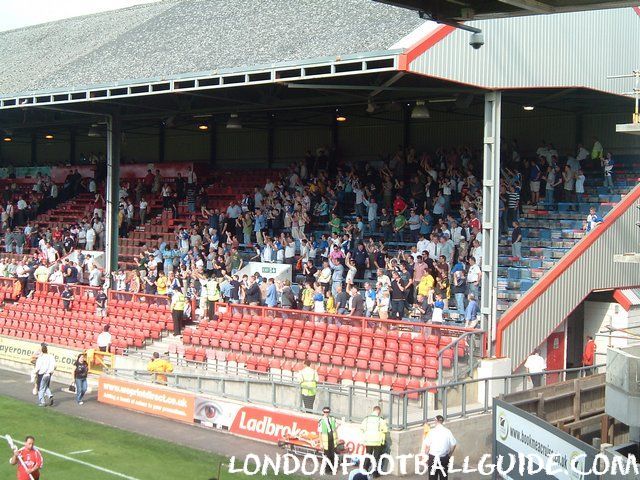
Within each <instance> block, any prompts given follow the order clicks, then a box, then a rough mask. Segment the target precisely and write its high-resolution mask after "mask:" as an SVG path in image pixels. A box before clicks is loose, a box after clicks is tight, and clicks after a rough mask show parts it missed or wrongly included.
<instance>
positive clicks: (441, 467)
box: [421, 415, 457, 480]
mask: <svg viewBox="0 0 640 480" xmlns="http://www.w3.org/2000/svg"><path fill="white" fill-rule="evenodd" d="M435 421H436V424H435V426H434V427H433V428H432V429H431V430H429V433H427V434H426V435H425V437H424V440H423V441H422V448H421V452H422V453H424V454H425V455H428V456H429V461H428V463H427V464H428V465H429V472H428V478H430V479H431V480H440V479H446V478H447V477H448V475H447V472H448V468H449V458H450V457H451V456H452V455H453V452H454V451H455V449H456V444H457V442H456V439H455V438H454V437H453V434H452V433H451V430H449V429H448V428H446V427H445V426H444V425H443V423H444V418H443V417H442V416H441V415H437V416H436V418H435Z"/></svg>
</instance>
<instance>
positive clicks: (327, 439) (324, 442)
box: [318, 407, 338, 474]
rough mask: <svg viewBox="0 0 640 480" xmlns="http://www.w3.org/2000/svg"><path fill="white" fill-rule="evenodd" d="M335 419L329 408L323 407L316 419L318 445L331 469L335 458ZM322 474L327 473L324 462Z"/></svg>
mask: <svg viewBox="0 0 640 480" xmlns="http://www.w3.org/2000/svg"><path fill="white" fill-rule="evenodd" d="M337 427H338V426H337V424H336V419H335V418H333V417H332V416H331V409H330V408H329V407H324V408H323V409H322V417H321V418H320V420H318V433H319V434H320V446H321V447H322V453H323V454H324V456H325V458H326V459H327V460H328V463H329V465H331V468H332V469H335V462H336V459H337V455H336V447H337V446H338V428H337ZM323 465H324V467H325V468H324V472H323V473H324V474H326V473H327V471H326V470H327V469H326V467H327V463H324V462H323Z"/></svg>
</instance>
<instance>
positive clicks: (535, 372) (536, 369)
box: [524, 349, 547, 388]
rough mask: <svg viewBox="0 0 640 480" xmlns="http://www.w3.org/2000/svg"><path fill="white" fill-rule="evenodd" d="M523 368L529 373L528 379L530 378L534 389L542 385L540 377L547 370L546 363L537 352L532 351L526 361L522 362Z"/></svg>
mask: <svg viewBox="0 0 640 480" xmlns="http://www.w3.org/2000/svg"><path fill="white" fill-rule="evenodd" d="M524 368H526V369H527V372H529V377H530V378H531V383H532V384H533V387H534V388H537V387H539V386H541V385H542V375H543V374H544V371H545V370H546V369H547V361H546V360H545V359H544V358H542V356H541V355H540V351H539V350H537V349H536V350H534V351H533V353H532V354H531V355H529V357H528V358H527V361H526V362H524Z"/></svg>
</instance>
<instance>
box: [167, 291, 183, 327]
mask: <svg viewBox="0 0 640 480" xmlns="http://www.w3.org/2000/svg"><path fill="white" fill-rule="evenodd" d="M186 306H187V299H186V297H185V296H184V293H182V292H181V291H180V290H176V291H174V292H173V295H171V317H172V318H173V334H174V335H180V333H181V332H182V322H183V317H184V309H185V307H186Z"/></svg>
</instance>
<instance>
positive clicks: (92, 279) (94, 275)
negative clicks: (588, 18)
mask: <svg viewBox="0 0 640 480" xmlns="http://www.w3.org/2000/svg"><path fill="white" fill-rule="evenodd" d="M100 285H102V272H101V271H100V269H99V268H98V267H96V266H95V264H91V267H90V268H89V286H90V287H99V286H100ZM101 335H102V334H101Z"/></svg>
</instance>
